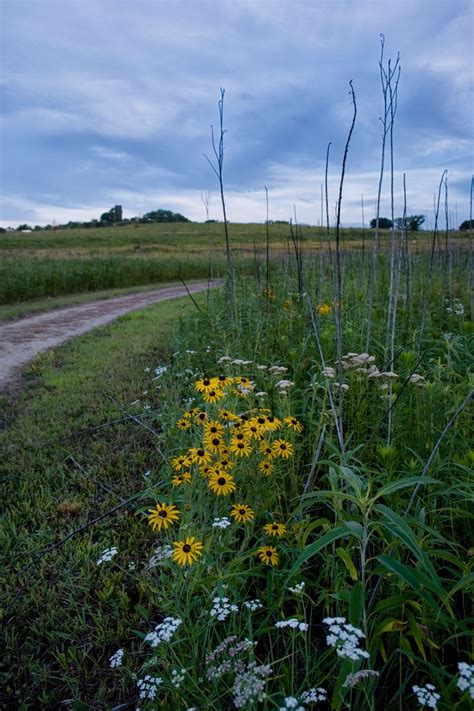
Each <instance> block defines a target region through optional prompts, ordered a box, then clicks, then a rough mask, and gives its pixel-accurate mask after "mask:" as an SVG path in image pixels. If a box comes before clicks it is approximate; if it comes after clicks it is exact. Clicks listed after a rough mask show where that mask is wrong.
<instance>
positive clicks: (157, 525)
mask: <svg viewBox="0 0 474 711" xmlns="http://www.w3.org/2000/svg"><path fill="white" fill-rule="evenodd" d="M179 517H180V513H179V510H178V509H177V508H176V506H174V505H173V504H156V507H155V508H154V509H150V511H149V512H148V524H149V525H150V526H151V527H152V529H153V530H154V531H156V530H157V529H158V531H161V529H162V528H168V526H171V525H172V524H173V523H175V522H176V521H177V520H178V518H179Z"/></svg>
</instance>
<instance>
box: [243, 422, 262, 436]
mask: <svg viewBox="0 0 474 711" xmlns="http://www.w3.org/2000/svg"><path fill="white" fill-rule="evenodd" d="M242 432H243V433H244V434H245V435H246V436H247V437H248V438H249V439H262V436H263V434H262V433H263V427H262V426H261V425H259V424H258V422H256V420H255V419H254V418H252V419H251V420H250V421H249V422H246V423H245V425H244V426H243V427H242Z"/></svg>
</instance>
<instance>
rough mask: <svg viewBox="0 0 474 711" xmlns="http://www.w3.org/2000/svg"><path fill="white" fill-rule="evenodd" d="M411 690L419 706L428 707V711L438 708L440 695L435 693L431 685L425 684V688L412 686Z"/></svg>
mask: <svg viewBox="0 0 474 711" xmlns="http://www.w3.org/2000/svg"><path fill="white" fill-rule="evenodd" d="M412 690H413V693H414V694H415V696H416V698H417V701H418V703H419V704H420V706H428V708H430V709H436V708H437V707H438V701H439V700H440V698H441V694H438V693H437V691H436V688H435V687H434V686H433V684H426V686H412Z"/></svg>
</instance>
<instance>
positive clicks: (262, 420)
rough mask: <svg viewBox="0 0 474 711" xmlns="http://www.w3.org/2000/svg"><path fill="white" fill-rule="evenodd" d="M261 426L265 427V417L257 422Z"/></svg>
mask: <svg viewBox="0 0 474 711" xmlns="http://www.w3.org/2000/svg"><path fill="white" fill-rule="evenodd" d="M257 422H258V424H259V425H264V424H265V418H264V417H259V418H258V420H257Z"/></svg>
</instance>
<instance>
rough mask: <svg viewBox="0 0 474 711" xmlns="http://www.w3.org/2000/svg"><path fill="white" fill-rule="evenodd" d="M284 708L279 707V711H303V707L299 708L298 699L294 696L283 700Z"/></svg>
mask: <svg viewBox="0 0 474 711" xmlns="http://www.w3.org/2000/svg"><path fill="white" fill-rule="evenodd" d="M283 704H284V706H280V711H286V709H295V711H304V706H300V705H299V703H298V699H297V698H295V697H294V696H287V697H286V698H285V699H283Z"/></svg>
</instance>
